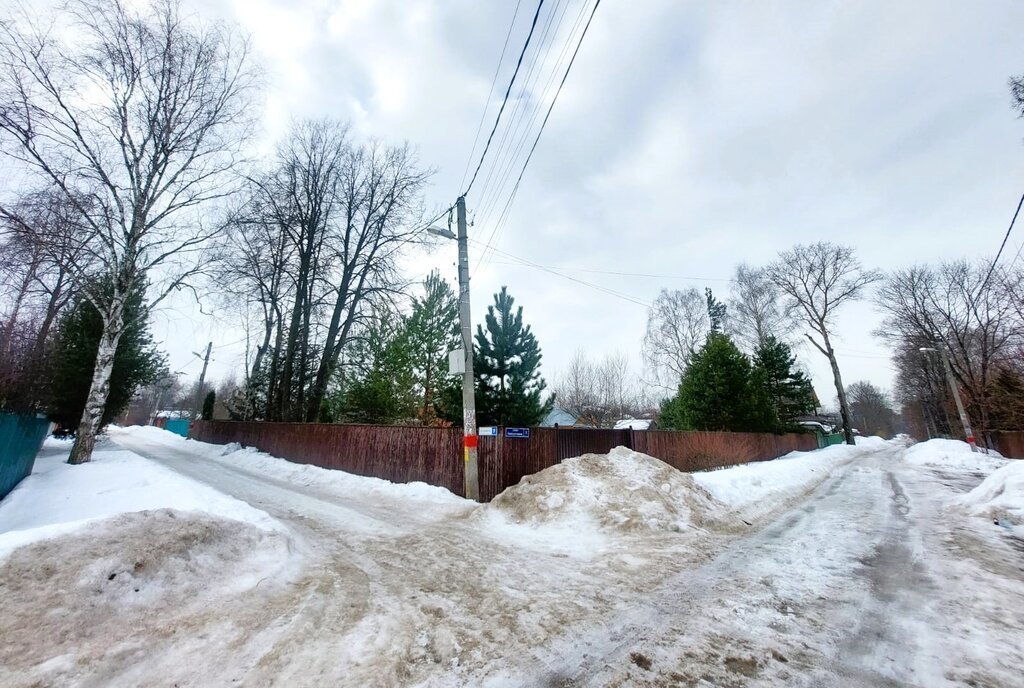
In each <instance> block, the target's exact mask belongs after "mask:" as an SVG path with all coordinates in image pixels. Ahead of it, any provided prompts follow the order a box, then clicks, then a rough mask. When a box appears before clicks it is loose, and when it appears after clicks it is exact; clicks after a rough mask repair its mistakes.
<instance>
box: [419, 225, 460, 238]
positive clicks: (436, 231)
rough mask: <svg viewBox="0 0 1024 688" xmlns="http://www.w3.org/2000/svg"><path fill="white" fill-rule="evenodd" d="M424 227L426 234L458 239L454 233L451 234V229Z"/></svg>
mask: <svg viewBox="0 0 1024 688" xmlns="http://www.w3.org/2000/svg"><path fill="white" fill-rule="evenodd" d="M426 229H427V233H428V234H434V235H436V236H439V237H444V238H445V239H451V240H453V241H455V240H457V239H458V237H457V236H455V234H453V233H452V231H451V230H448V229H441V228H440V227H427V228H426Z"/></svg>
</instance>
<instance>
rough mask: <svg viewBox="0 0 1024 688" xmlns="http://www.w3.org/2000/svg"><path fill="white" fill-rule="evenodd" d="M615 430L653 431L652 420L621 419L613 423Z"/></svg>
mask: <svg viewBox="0 0 1024 688" xmlns="http://www.w3.org/2000/svg"><path fill="white" fill-rule="evenodd" d="M615 429H616V430H653V429H654V420H653V419H651V418H623V419H622V420H620V421H616V423H615Z"/></svg>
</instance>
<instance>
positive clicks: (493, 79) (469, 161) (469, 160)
mask: <svg viewBox="0 0 1024 688" xmlns="http://www.w3.org/2000/svg"><path fill="white" fill-rule="evenodd" d="M522 1H523V0H516V9H515V12H513V13H512V21H510V22H509V24H508V32H507V33H506V34H505V43H504V44H503V45H502V46H501V56H500V57H499V58H498V65H497V66H496V67H495V68H494V76H493V77H491V88H490V89H488V91H487V99H486V100H484V110H483V112H481V113H480V123H479V124H477V125H476V135H475V136H474V137H473V147H472V148H471V149H470V151H469V157H468V158H466V169H465V170H463V171H462V179H461V180H459V188H460V189H461V188H462V185H463V184H465V183H466V177H467V176H469V166H470V164H472V162H473V155H474V154H475V153H476V144H477V143H478V142H479V140H480V132H481V131H483V128H484V119H486V118H487V109H488V106H489V105H490V104H491V95H492V94H493V93H494V87H495V85H497V83H498V74H499V73H500V72H501V65H502V63H503V62H504V61H505V50H506V49H507V48H508V39H509V38H510V37H511V36H512V29H513V28H515V25H516V17H518V16H519V6H520V5H521V4H522Z"/></svg>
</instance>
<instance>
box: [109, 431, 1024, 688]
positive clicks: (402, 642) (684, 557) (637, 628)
mask: <svg viewBox="0 0 1024 688" xmlns="http://www.w3.org/2000/svg"><path fill="white" fill-rule="evenodd" d="M120 441H121V442H122V443H124V444H125V445H126V446H127V447H129V448H130V449H132V450H133V451H136V452H139V453H142V454H145V455H147V456H149V457H151V458H153V459H155V460H158V461H160V462H161V463H163V464H164V465H165V466H167V467H169V468H172V469H174V470H176V471H179V472H181V473H184V474H185V475H187V476H190V477H192V478H195V479H197V480H200V481H202V482H204V483H207V484H209V485H211V486H213V487H215V488H217V489H218V490H221V491H223V492H226V493H228V494H231V495H234V496H236V497H239V498H241V499H244V500H245V501H247V502H249V503H251V504H253V505H254V506H256V507H258V508H260V509H263V510H265V511H267V512H268V513H270V514H271V515H272V516H274V517H276V518H279V519H282V520H284V521H286V522H287V523H289V524H290V525H292V526H293V527H295V528H296V529H297V530H298V531H299V532H301V533H303V535H304V540H305V542H306V544H307V546H309V547H311V548H312V549H313V550H314V551H316V552H319V553H320V554H321V555H325V557H324V558H325V559H326V563H325V564H324V568H322V569H317V570H318V575H323V576H328V577H332V578H334V580H335V584H337V583H338V582H339V581H349V582H351V578H352V576H351V575H349V574H344V573H343V574H341V575H339V571H345V570H350V569H351V568H354V569H357V570H358V571H359V572H360V576H359V577H360V579H361V581H362V583H361V584H362V585H365V586H368V587H369V588H370V590H368V592H369V593H370V594H369V600H368V602H369V604H370V607H369V608H367V609H363V610H362V611H361V616H360V619H361V621H362V626H361V627H360V628H359V631H360V632H362V633H369V634H370V635H371V636H372V637H374V638H375V643H376V644H377V646H376V649H377V650H378V651H385V652H391V651H393V650H400V651H399V652H397V653H395V654H394V655H392V656H390V657H384V658H380V657H378V658H374V657H371V656H368V655H362V656H358V657H357V656H349V657H348V658H347V661H352V662H354V663H355V666H351V667H346V669H345V670H344V671H339V670H338V669H339V663H342V664H343V663H344V661H345V660H343V658H342V657H340V656H338V655H335V656H333V657H331V658H330V659H326V658H324V659H321V660H319V661H320V663H321V664H322V666H320V667H319V672H320V673H319V676H321V677H322V678H325V679H326V678H334V679H337V678H340V676H342V675H347V677H348V679H349V681H350V682H351V683H352V684H353V685H355V684H357V683H360V682H361V681H362V680H369V681H371V682H374V681H376V682H378V683H379V684H381V685H384V684H387V683H390V682H391V681H392V680H394V681H397V682H409V683H417V682H424V683H427V684H433V685H446V684H450V683H453V682H454V683H462V682H466V683H476V682H481V683H487V684H491V685H595V686H604V685H636V684H646V683H650V684H655V685H675V684H678V685H699V684H702V683H704V684H712V685H769V684H778V683H782V682H786V683H787V684H790V685H793V684H802V685H843V686H850V685H863V686H878V685H914V686H937V685H943V684H947V683H949V684H964V683H970V684H973V685H991V686H1013V685H1019V683H1018V681H1019V676H1020V675H1019V667H1020V666H1024V656H1022V647H1024V642H1022V641H1024V573H1022V570H1024V568H1022V567H1024V552H1022V551H1021V550H1020V549H1017V548H1015V547H1014V543H1013V541H1012V540H1011V539H1010V538H1007V537H1004V536H1002V535H1001V534H1000V533H998V532H994V530H993V529H992V528H989V527H986V525H985V524H977V523H970V522H966V521H962V520H957V519H950V518H949V517H948V515H947V514H945V513H944V512H943V510H942V504H943V503H944V501H945V500H946V499H947V498H948V497H950V496H951V495H952V494H954V493H955V492H962V491H967V490H968V489H970V487H972V486H973V483H974V482H977V481H980V477H972V476H970V475H965V474H963V473H957V474H955V475H950V474H945V475H943V474H942V473H939V472H936V471H932V470H928V469H924V468H921V467H916V466H908V465H905V464H903V463H902V462H901V461H900V460H899V459H900V454H901V452H902V449H901V448H899V447H891V448H888V449H885V450H883V451H877V452H874V453H870V454H866V455H865V456H863V457H862V458H860V459H858V460H856V461H853V462H851V463H849V464H847V465H846V466H845V467H843V468H841V469H839V470H838V471H837V472H836V474H835V475H834V476H833V477H831V478H830V479H829V480H828V481H827V482H826V483H825V484H823V485H822V486H821V487H820V488H819V489H817V490H816V491H815V492H814V493H813V494H812V495H811V496H810V497H808V498H807V499H806V500H805V501H803V502H802V503H801V504H799V505H798V506H797V507H796V508H793V509H791V510H790V511H788V512H785V513H783V514H782V515H780V516H778V517H777V518H775V519H774V520H773V521H772V522H771V523H769V524H767V525H766V526H765V527H763V528H762V529H760V530H758V531H756V532H754V533H752V534H749V535H746V536H742V537H733V538H723V539H722V540H720V541H713V542H711V543H703V544H704V545H705V546H704V547H688V548H685V550H684V549H682V548H681V549H679V550H678V551H677V550H676V549H675V548H673V547H671V546H670V545H668V544H667V543H665V542H663V541H654V542H649V543H645V544H644V545H642V546H641V545H637V546H636V547H634V548H633V549H632V551H631V555H632V557H633V558H638V559H640V560H642V565H636V563H635V562H632V561H630V557H629V556H627V555H625V554H623V555H622V556H621V557H619V556H617V555H615V554H613V555H610V556H608V557H604V558H602V560H601V561H597V562H593V561H587V562H580V561H578V560H574V559H569V558H565V557H558V556H545V555H544V554H542V553H538V552H534V553H530V554H529V556H528V557H525V558H524V557H523V555H522V553H518V552H514V551H511V550H509V549H508V548H507V547H504V546H502V545H501V544H499V543H494V542H490V543H488V542H481V541H480V538H478V537H474V536H473V533H472V523H471V522H469V523H467V522H465V521H462V522H460V521H459V520H458V519H456V520H455V521H454V522H453V521H452V520H451V519H445V518H443V515H442V516H440V517H439V515H438V514H437V513H435V512H427V514H423V513H421V514H419V515H417V514H414V513H413V514H410V513H409V511H408V510H407V509H401V508H396V506H397V505H394V504H388V503H387V502H386V501H378V502H376V503H367V502H363V501H356V500H340V499H338V497H337V496H335V495H330V494H321V493H318V492H317V491H316V490H314V489H310V488H301V489H300V488H296V486H294V485H292V484H288V483H283V482H282V483H277V484H275V483H274V482H270V484H269V485H268V480H267V479H266V478H265V477H263V476H259V475H255V474H250V473H248V472H246V471H242V470H238V469H237V468H234V467H228V466H224V465H222V464H217V463H207V462H196V461H195V459H194V457H192V456H189V455H187V454H184V453H182V452H174V451H168V450H167V449H166V448H163V447H160V448H154V447H152V446H145V443H143V442H139V441H135V440H131V439H128V438H121V439H120ZM428 514H429V515H428ZM354 530H355V531H362V532H364V533H366V534H369V535H373V534H374V533H377V534H378V535H380V537H379V538H373V537H370V538H368V539H367V538H360V539H358V540H357V541H353V542H350V543H345V544H342V545H341V546H340V547H339V546H338V545H339V541H341V542H342V543H344V540H345V537H344V535H343V534H342V533H344V532H346V531H354ZM1018 546H1019V545H1018ZM716 551H717V554H714V552H716ZM452 558H454V559H456V562H455V563H453V562H452V561H451V559H452ZM438 561H443V562H446V563H445V564H443V565H439V564H438ZM332 567H333V569H332ZM452 569H454V570H452ZM457 581H459V582H457ZM346 585H347V584H346ZM378 586H379V589H378V591H377V594H374V590H373V588H375V587H378ZM396 588H398V589H397V590H396ZM567 588H568V589H569V592H570V594H566V589H567ZM374 600H377V601H378V602H377V603H378V604H380V605H393V607H394V608H384V607H378V608H377V609H372V607H373V604H374V602H373V601H374ZM325 603H326V601H325V600H317V602H316V604H310V606H311V607H315V606H317V605H319V604H325ZM336 611H337V610H336ZM344 616H345V614H344V613H342V614H341V617H344ZM374 619H376V621H374ZM388 619H390V620H392V622H393V623H392V624H389V623H386V621H385V620H388ZM494 620H497V621H498V623H497V624H492V623H491V621H494ZM351 623H352V624H356V623H357V619H356V615H352V618H351ZM336 630H338V631H341V630H343V629H342V628H337V629H336ZM382 636H384V637H382ZM364 642H365V641H364ZM410 646H411V648H412V650H411V654H410ZM278 654H282V655H285V656H287V654H288V651H284V652H281V651H279V652H278ZM382 660H383V661H382ZM403 662H409V665H408V666H404V667H403V666H402V663H403ZM431 664H441V665H442V666H430V665H431ZM444 665H447V666H444ZM289 666H294V664H292V663H290V662H283V663H282V664H281V665H279V666H278V667H277V668H276V670H279V671H282V672H285V673H287V671H288V667H289ZM360 666H362V667H367V668H369V669H370V671H369V672H368V673H365V674H361V672H360V671H359V668H360ZM308 668H309V667H308V665H305V666H304V667H303V671H302V675H303V677H304V678H306V679H307V680H308V679H311V678H312V676H310V674H309V673H308ZM313 675H314V676H315V675H317V674H316V673H314V674H313ZM257 676H259V674H258V675H257ZM262 676H263V678H269V677H268V676H267V675H266V674H263V675H262ZM360 676H361V678H359V679H358V680H352V679H357V677H360ZM293 678H296V679H297V678H298V677H297V676H296V677H293ZM257 682H260V680H257ZM289 682H290V681H289Z"/></svg>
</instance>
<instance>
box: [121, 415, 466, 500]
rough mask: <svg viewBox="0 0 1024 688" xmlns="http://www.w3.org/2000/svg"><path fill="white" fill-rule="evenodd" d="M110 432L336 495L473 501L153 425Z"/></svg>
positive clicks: (428, 487)
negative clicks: (199, 440) (183, 435)
mask: <svg viewBox="0 0 1024 688" xmlns="http://www.w3.org/2000/svg"><path fill="white" fill-rule="evenodd" d="M110 435H111V437H114V438H117V437H118V436H125V435H127V436H130V437H136V438H140V439H144V440H146V441H147V442H151V443H159V444H163V445H166V446H169V447H173V448H175V449H180V450H183V451H187V452H189V453H191V454H195V455H197V456H201V457H204V458H207V459H212V460H214V461H223V462H225V463H228V464H231V465H232V466H235V467H238V468H243V469H245V470H247V471H251V472H255V473H259V474H262V475H264V476H267V477H270V478H276V479H279V480H285V481H288V482H290V483H293V484H296V485H301V486H315V487H316V488H317V489H322V490H327V491H330V492H334V493H336V494H343V495H352V494H358V495H365V496H367V497H375V498H385V499H395V500H402V501H408V500H413V501H416V502H420V503H424V504H425V505H430V506H436V507H438V508H445V507H447V508H452V507H455V508H461V509H465V508H467V507H469V506H472V504H473V503H472V502H469V501H467V500H465V499H463V498H462V497H459V496H458V495H455V494H452V493H451V492H450V491H448V490H446V489H445V488H443V487H436V486H434V485H428V484H427V483H423V482H411V483H393V482H391V481H389V480H382V479H380V478H369V477H365V476H361V475H354V474H352V473H346V472H345V471H340V470H334V469H328V468H320V467H319V466H310V465H308V464H301V463H294V462H291V461H288V460H287V459H279V458H277V457H275V456H271V455H270V454H266V453H264V452H261V451H258V450H257V449H255V448H253V447H247V448H243V447H242V446H241V445H240V444H238V443H237V442H232V443H229V444H209V443H206V442H198V441H196V440H191V439H185V438H184V437H181V436H179V435H176V434H174V433H173V432H167V431H166V430H162V429H160V428H157V427H153V426H137V425H136V426H131V427H127V428H111V430H110Z"/></svg>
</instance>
